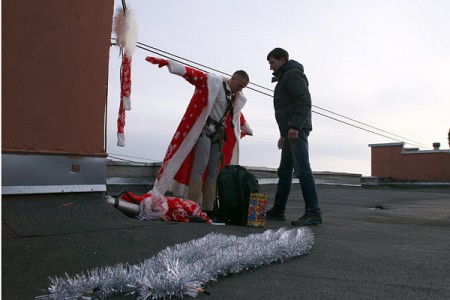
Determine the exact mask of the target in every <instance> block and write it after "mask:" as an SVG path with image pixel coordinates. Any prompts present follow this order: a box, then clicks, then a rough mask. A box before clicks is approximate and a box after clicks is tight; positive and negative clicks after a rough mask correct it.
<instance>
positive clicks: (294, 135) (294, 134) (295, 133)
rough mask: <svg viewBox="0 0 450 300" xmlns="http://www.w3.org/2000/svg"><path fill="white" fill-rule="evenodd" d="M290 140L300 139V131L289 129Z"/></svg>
mask: <svg viewBox="0 0 450 300" xmlns="http://www.w3.org/2000/svg"><path fill="white" fill-rule="evenodd" d="M288 138H290V139H298V130H297V129H293V128H291V129H289V131H288Z"/></svg>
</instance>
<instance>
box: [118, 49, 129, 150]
mask: <svg viewBox="0 0 450 300" xmlns="http://www.w3.org/2000/svg"><path fill="white" fill-rule="evenodd" d="M131 61H132V59H131V57H128V56H127V55H126V54H123V56H122V67H121V72H120V107H119V116H118V118H117V146H120V147H125V111H126V110H131V99H130V94H131Z"/></svg>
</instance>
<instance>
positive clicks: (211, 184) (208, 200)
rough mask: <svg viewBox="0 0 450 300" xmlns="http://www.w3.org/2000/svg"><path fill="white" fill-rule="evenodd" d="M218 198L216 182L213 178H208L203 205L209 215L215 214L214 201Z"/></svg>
mask: <svg viewBox="0 0 450 300" xmlns="http://www.w3.org/2000/svg"><path fill="white" fill-rule="evenodd" d="M215 200H216V182H215V181H212V180H206V181H205V186H204V187H203V206H202V210H203V211H205V212H206V213H207V214H208V215H211V216H212V214H213V210H214V201H215Z"/></svg>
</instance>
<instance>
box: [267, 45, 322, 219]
mask: <svg viewBox="0 0 450 300" xmlns="http://www.w3.org/2000/svg"><path fill="white" fill-rule="evenodd" d="M267 61H268V62H269V65H270V69H271V70H272V71H273V76H274V78H273V79H272V82H277V85H276V87H275V91H274V96H273V105H274V108H275V118H276V121H277V123H278V127H279V130H280V139H279V140H278V148H279V149H281V160H280V167H279V168H278V172H277V173H278V185H277V191H276V194H275V203H274V206H273V207H272V208H271V209H270V210H268V211H267V213H266V217H267V219H268V220H285V219H286V218H285V209H286V203H287V200H288V197H289V193H290V191H291V184H292V173H293V172H292V170H294V174H295V176H296V177H297V178H298V179H299V180H300V185H301V188H302V194H303V200H304V201H305V213H304V215H303V216H302V217H300V218H299V219H298V220H295V221H292V222H291V224H292V226H309V225H317V224H321V223H322V212H321V210H320V207H319V203H318V200H317V192H316V184H315V182H314V177H313V174H312V170H311V166H310V164H309V153H308V135H309V133H310V131H311V130H312V122H311V96H310V94H309V89H308V79H307V78H306V76H305V73H304V72H303V66H302V65H301V64H300V63H298V62H297V61H295V60H289V54H288V52H287V51H286V50H284V49H281V48H275V49H273V50H272V51H270V53H269V54H268V55H267Z"/></svg>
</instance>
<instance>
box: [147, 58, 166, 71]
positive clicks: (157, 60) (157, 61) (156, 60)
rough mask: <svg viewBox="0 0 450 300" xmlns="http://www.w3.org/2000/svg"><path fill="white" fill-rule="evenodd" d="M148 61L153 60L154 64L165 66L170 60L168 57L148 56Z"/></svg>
mask: <svg viewBox="0 0 450 300" xmlns="http://www.w3.org/2000/svg"><path fill="white" fill-rule="evenodd" d="M145 60H146V61H148V62H151V63H152V64H154V65H158V67H160V68H162V67H164V66H167V65H168V64H169V62H168V61H167V60H166V59H163V58H156V57H152V56H147V57H146V58H145Z"/></svg>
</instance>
